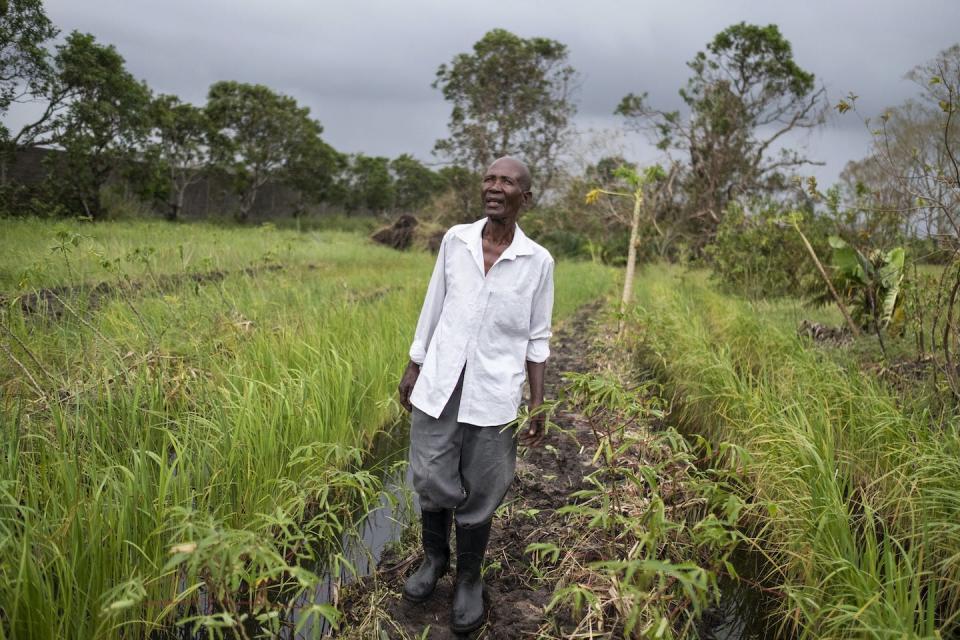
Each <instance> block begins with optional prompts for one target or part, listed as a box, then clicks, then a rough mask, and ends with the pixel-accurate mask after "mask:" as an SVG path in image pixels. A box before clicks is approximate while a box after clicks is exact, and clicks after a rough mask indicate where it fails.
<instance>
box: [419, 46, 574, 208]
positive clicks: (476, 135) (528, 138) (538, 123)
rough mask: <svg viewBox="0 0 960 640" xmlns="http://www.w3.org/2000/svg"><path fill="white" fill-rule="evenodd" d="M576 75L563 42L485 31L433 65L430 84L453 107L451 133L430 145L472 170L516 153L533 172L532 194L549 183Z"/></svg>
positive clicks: (562, 140)
mask: <svg viewBox="0 0 960 640" xmlns="http://www.w3.org/2000/svg"><path fill="white" fill-rule="evenodd" d="M575 79H576V72H575V71H574V69H573V67H571V66H570V65H569V64H567V47H566V45H563V44H561V43H559V42H557V41H555V40H550V39H547V38H529V39H524V38H520V37H518V36H516V35H514V34H512V33H510V32H509V31H505V30H503V29H494V30H492V31H489V32H487V34H486V35H484V36H483V38H481V39H480V40H479V41H477V43H476V44H474V45H473V53H461V54H458V55H456V56H454V58H453V60H452V61H451V62H450V64H442V65H440V67H439V68H438V69H437V76H436V80H434V82H433V87H434V88H439V89H440V90H441V91H442V92H443V97H444V98H445V99H446V100H447V101H449V102H450V103H451V104H452V105H453V109H452V110H451V112H450V121H449V124H448V127H449V130H450V136H449V137H448V138H445V139H442V140H438V141H437V143H436V145H435V146H434V151H435V152H436V153H439V154H441V155H443V156H446V157H447V158H449V159H450V160H452V161H453V162H454V163H456V164H459V165H462V166H464V167H467V168H468V169H470V170H472V171H475V172H477V173H479V172H482V171H484V170H485V169H486V168H487V166H489V165H490V163H491V162H493V161H494V160H495V159H496V158H498V157H500V156H503V155H514V156H517V157H519V158H521V159H523V160H524V162H526V164H527V166H528V167H529V168H530V172H531V173H532V174H533V176H534V179H535V180H536V184H537V193H536V194H535V196H537V195H538V194H541V193H543V192H545V191H547V190H548V189H549V188H550V185H551V182H552V181H553V178H554V177H555V175H556V173H557V167H558V164H559V158H560V153H561V151H562V150H563V148H564V146H565V145H566V143H567V141H568V134H569V131H570V118H571V117H572V116H573V114H574V112H575V108H574V106H573V103H572V102H571V101H570V94H571V91H572V89H573V84H574V81H575Z"/></svg>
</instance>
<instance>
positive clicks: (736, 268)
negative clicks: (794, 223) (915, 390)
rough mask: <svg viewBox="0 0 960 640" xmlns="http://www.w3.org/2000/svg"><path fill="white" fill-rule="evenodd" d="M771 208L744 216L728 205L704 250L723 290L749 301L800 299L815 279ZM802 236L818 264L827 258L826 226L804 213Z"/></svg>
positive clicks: (771, 205)
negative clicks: (775, 298)
mask: <svg viewBox="0 0 960 640" xmlns="http://www.w3.org/2000/svg"><path fill="white" fill-rule="evenodd" d="M782 213H783V212H782V211H781V209H780V207H779V206H778V205H777V204H776V203H767V204H765V205H763V206H761V207H758V208H757V209H756V210H754V211H750V212H747V211H746V210H745V209H744V207H743V206H741V205H740V204H732V205H731V206H729V207H728V208H727V212H726V215H724V217H723V221H722V222H721V223H720V226H719V228H718V229H717V237H716V240H715V241H714V242H713V244H712V245H710V246H708V247H707V252H706V255H707V260H708V262H709V264H710V266H711V268H712V269H713V273H714V276H715V277H716V278H717V280H719V282H720V283H721V285H722V286H724V287H725V288H727V289H729V290H731V291H734V292H736V293H740V294H743V295H746V296H748V297H751V298H762V297H778V296H786V295H800V294H802V293H804V292H805V291H806V290H807V289H808V288H809V286H810V284H811V282H812V281H813V280H814V279H815V278H816V277H817V275H816V272H815V267H814V265H813V261H812V260H811V259H810V254H809V253H807V250H806V248H805V247H804V245H803V241H802V240H801V239H800V236H799V235H798V234H797V232H796V231H795V230H794V229H793V228H791V227H789V226H787V225H783V224H781V223H780V216H781V215H782ZM801 226H802V227H803V230H804V233H805V234H806V235H807V238H808V239H809V240H810V243H811V245H813V248H814V250H815V251H816V252H817V255H818V256H820V258H821V259H825V258H826V257H827V256H828V255H829V245H828V244H827V236H828V233H829V223H828V222H827V221H826V220H824V219H822V218H818V217H816V216H812V215H810V214H809V213H804V218H803V222H802V223H801Z"/></svg>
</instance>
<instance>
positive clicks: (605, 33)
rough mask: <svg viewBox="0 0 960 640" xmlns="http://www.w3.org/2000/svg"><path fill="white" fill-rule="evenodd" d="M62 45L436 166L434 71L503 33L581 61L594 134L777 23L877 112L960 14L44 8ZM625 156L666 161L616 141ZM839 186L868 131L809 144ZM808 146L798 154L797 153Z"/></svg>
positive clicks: (165, 0)
mask: <svg viewBox="0 0 960 640" xmlns="http://www.w3.org/2000/svg"><path fill="white" fill-rule="evenodd" d="M45 5H46V7H47V13H48V15H49V16H50V18H51V19H52V20H53V21H54V22H55V23H56V24H57V26H58V27H59V28H60V29H61V30H62V31H63V32H64V34H66V33H68V32H69V31H71V30H74V29H78V30H80V31H87V32H90V33H92V34H94V35H95V36H96V37H97V39H98V40H99V41H101V42H104V43H109V44H113V45H115V46H116V47H117V49H118V50H119V51H120V53H121V54H122V55H123V56H124V57H125V58H126V60H127V65H128V68H129V69H130V71H131V72H132V73H133V74H134V75H136V76H137V77H139V78H142V79H144V80H146V81H147V83H148V84H149V85H150V86H151V87H152V88H153V89H154V91H157V92H164V93H174V94H177V95H179V96H180V97H181V98H183V99H185V100H189V101H192V102H195V103H197V104H202V103H203V102H204V100H205V96H206V91H207V87H209V85H210V84H211V83H213V82H215V81H217V80H239V81H243V82H257V83H262V84H266V85H268V86H270V87H271V88H273V89H274V90H276V91H279V92H282V93H286V94H289V95H292V96H294V97H296V98H297V99H298V100H299V101H300V102H301V103H302V104H305V105H307V106H309V107H310V109H311V111H312V113H313V115H314V117H315V118H317V119H318V120H319V121H320V122H321V123H322V124H323V126H324V138H325V139H326V140H327V141H328V142H329V143H331V144H332V145H333V146H335V147H336V148H337V149H339V150H341V151H346V152H361V151H362V152H364V153H367V154H376V155H387V156H391V157H392V156H396V155H398V154H400V153H404V152H407V153H412V154H414V155H415V156H417V157H418V158H420V159H421V160H424V161H427V162H435V161H437V159H436V158H434V157H433V156H432V155H431V153H430V150H431V148H432V147H433V143H434V141H435V140H436V139H437V138H438V137H442V136H444V135H445V132H446V123H447V118H448V115H449V106H448V105H447V104H446V103H445V102H444V100H443V98H442V97H441V95H440V92H439V91H438V90H436V89H433V88H431V86H430V83H431V82H432V80H433V78H434V74H435V73H436V69H437V66H438V65H440V64H441V63H443V62H448V61H449V60H450V59H451V58H452V57H453V56H454V55H455V54H457V53H460V52H464V51H468V50H470V49H471V47H472V45H473V43H474V42H476V41H477V40H478V39H480V38H481V37H482V36H483V34H484V33H485V32H487V31H488V30H490V29H493V28H496V27H501V28H505V29H508V30H510V31H513V32H514V33H516V34H518V35H520V36H523V37H531V36H544V37H548V38H553V39H556V40H559V41H560V42H563V43H564V44H566V45H567V46H568V47H569V52H570V62H571V64H572V65H573V66H574V67H575V68H576V69H577V70H578V71H579V72H580V74H581V87H580V90H579V93H578V95H577V96H576V99H577V105H578V115H577V118H576V124H577V126H578V128H581V129H609V130H613V131H616V130H618V129H619V128H620V126H621V124H622V123H621V122H620V119H619V118H616V117H614V116H613V115H612V112H613V109H614V108H615V106H616V105H617V103H618V102H619V100H620V98H621V97H622V96H623V95H624V94H626V93H628V92H636V93H639V92H642V91H647V92H649V94H650V100H651V102H652V103H653V104H654V105H655V106H657V107H661V108H675V107H677V106H679V98H678V96H677V90H678V89H679V88H680V87H681V86H682V85H683V84H684V83H685V81H686V79H687V78H688V77H689V73H688V69H687V68H686V66H685V63H686V61H688V60H689V59H691V58H692V57H693V55H694V54H695V53H696V52H697V51H698V50H700V49H703V48H704V45H705V44H706V43H707V42H708V41H709V40H710V39H711V37H712V36H713V35H715V34H716V33H717V32H718V31H720V30H722V29H723V28H725V27H727V26H729V25H731V24H734V23H736V22H740V21H742V20H745V21H747V22H752V23H756V24H768V23H776V24H777V25H779V26H780V29H781V31H782V33H783V34H784V35H785V36H786V38H787V39H788V40H789V41H790V42H791V43H792V44H793V50H794V56H795V59H796V61H797V63H798V64H800V66H801V67H803V68H804V69H806V70H808V71H811V72H813V73H814V74H816V76H817V79H818V80H819V81H821V82H822V83H823V84H824V85H825V86H826V88H827V91H828V94H829V98H830V101H831V103H836V101H837V100H838V99H839V98H841V97H843V96H845V95H846V94H847V93H848V92H851V91H853V92H855V93H857V94H858V95H859V96H861V97H860V100H859V102H858V106H859V107H860V108H861V109H862V111H863V112H864V113H865V114H868V115H869V114H876V113H877V112H879V111H880V110H882V109H883V108H884V107H886V106H891V105H894V104H897V103H899V102H901V101H903V100H904V99H905V98H907V97H909V96H911V95H913V94H914V93H915V88H914V85H913V84H912V83H910V82H909V81H907V80H904V79H903V75H904V73H906V72H907V71H908V70H909V69H910V68H912V67H913V66H915V65H916V64H919V63H922V62H924V61H926V60H929V59H930V58H931V57H933V56H934V55H935V54H936V53H937V52H938V51H940V50H942V49H945V48H946V47H948V46H950V45H951V44H953V43H954V42H956V41H957V40H960V29H958V26H960V0H913V1H912V2H905V1H903V0H899V1H897V0H871V1H870V2H866V1H853V0H807V1H806V2H798V1H796V0H791V1H781V0H766V1H761V0H660V1H656V2H654V1H647V0H634V1H627V0H593V1H591V2H584V1H580V2H571V1H567V0H550V1H548V0H513V1H501V0H486V1H485V2H471V3H467V2H461V1H457V0H444V1H441V0H406V1H404V2H399V1H388V0H350V1H347V2H324V1H321V0H271V1H269V2H268V1H266V0H258V1H255V0H83V1H79V0H47V1H46V2H45ZM617 139H618V140H619V143H620V144H622V145H623V146H624V148H625V150H626V152H627V155H628V157H632V158H633V159H636V160H640V161H643V160H648V159H651V158H652V157H653V151H652V150H651V149H650V147H649V145H647V144H645V143H644V142H643V141H642V140H641V139H639V138H638V137H636V136H633V137H618V138H617ZM804 141H805V142H806V145H807V151H808V154H809V155H810V156H811V157H815V158H818V159H820V160H823V161H826V162H827V165H826V167H823V168H819V169H815V170H811V172H813V173H816V174H817V175H818V177H819V178H820V179H821V182H826V183H829V182H831V181H833V180H834V179H835V178H836V175H837V173H838V172H839V171H840V170H841V169H842V168H843V165H844V163H845V162H846V161H847V160H849V159H851V158H858V157H861V156H862V155H864V153H865V152H866V151H867V148H868V143H869V135H868V133H867V132H866V130H865V129H864V126H863V123H862V122H860V121H859V120H858V119H857V118H856V117H853V116H850V115H847V116H845V117H843V118H837V117H834V118H832V120H831V122H830V123H828V125H827V126H826V127H825V128H824V129H823V130H822V131H820V132H819V133H815V134H812V135H811V136H809V137H807V138H806V139H805V140H804ZM794 142H795V143H796V142H798V141H796V140H795V141H794Z"/></svg>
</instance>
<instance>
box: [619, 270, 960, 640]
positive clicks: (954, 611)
mask: <svg viewBox="0 0 960 640" xmlns="http://www.w3.org/2000/svg"><path fill="white" fill-rule="evenodd" d="M637 293H638V306H637V310H636V314H635V315H634V317H633V322H634V323H635V328H636V331H637V333H638V337H639V339H640V343H641V345H642V346H641V353H642V357H643V358H644V360H645V361H646V362H647V363H650V364H653V365H654V368H655V369H656V371H657V373H658V374H659V375H660V376H661V377H662V378H663V380H664V381H666V382H667V383H668V385H669V386H670V388H671V389H672V390H673V391H674V393H676V394H677V395H678V397H680V398H681V402H680V403H679V419H680V422H681V423H682V424H683V425H685V427H686V428H687V429H689V430H694V431H698V432H700V433H703V434H704V435H707V436H708V437H709V438H711V439H713V440H715V441H719V440H729V441H731V442H734V443H736V444H738V445H741V446H742V447H744V448H745V449H746V450H747V451H748V452H749V453H750V454H751V456H752V459H751V460H750V461H749V462H748V463H747V464H746V469H745V471H746V473H747V474H748V475H749V476H750V478H751V479H752V483H753V486H754V495H753V500H754V502H755V508H754V509H753V512H752V513H753V515H754V517H755V518H756V524H757V529H756V543H757V545H758V546H759V548H760V549H762V551H763V552H764V553H766V554H767V555H768V556H769V557H770V558H771V560H772V562H773V566H774V567H775V568H776V571H777V572H778V573H779V575H778V576H777V577H776V578H777V580H779V581H781V582H782V583H783V587H784V593H785V598H784V600H783V607H784V613H785V617H784V620H785V624H786V625H788V626H790V625H793V626H796V627H797V628H798V630H799V632H800V634H801V636H803V637H810V638H820V637H832V638H837V637H844V638H846V637H849V638H854V637H856V638H862V637H869V638H909V637H946V636H948V635H949V634H951V633H956V632H957V630H958V629H960V455H958V454H960V433H958V429H957V425H955V424H951V425H948V426H947V427H946V428H944V429H942V430H941V429H937V428H933V424H934V421H932V420H931V419H930V417H929V416H928V415H925V414H924V413H922V412H919V411H917V412H911V411H910V410H908V409H904V408H902V407H901V406H899V405H898V403H897V401H896V399H895V398H894V397H893V395H892V394H891V393H890V392H889V391H888V390H887V389H886V388H884V387H883V386H882V384H880V383H879V382H878V381H876V380H875V379H874V378H873V377H872V376H871V375H867V374H865V373H863V372H861V371H860V370H859V369H858V368H857V367H856V366H855V364H854V363H852V362H851V363H849V364H847V365H846V366H845V365H844V364H842V363H840V364H838V360H837V359H836V358H831V357H825V356H824V355H823V354H822V353H820V352H818V350H816V349H814V348H812V347H811V346H810V345H808V344H806V343H804V342H803V341H802V340H800V339H799V338H797V337H796V334H795V327H796V322H795V319H796V317H797V315H798V314H799V313H801V312H800V311H799V310H798V308H797V307H796V306H795V305H793V304H791V303H789V302H780V303H776V304H764V303H749V302H746V301H742V300H737V299H734V298H731V297H727V296H723V295H721V294H719V293H717V292H716V291H715V290H713V289H712V288H710V287H709V286H708V285H707V284H706V283H705V279H704V278H703V277H702V274H695V273H694V274H691V273H684V272H681V271H679V270H675V269H668V268H650V269H648V270H647V271H646V272H645V273H644V274H643V277H642V278H640V283H639V285H638V291H637Z"/></svg>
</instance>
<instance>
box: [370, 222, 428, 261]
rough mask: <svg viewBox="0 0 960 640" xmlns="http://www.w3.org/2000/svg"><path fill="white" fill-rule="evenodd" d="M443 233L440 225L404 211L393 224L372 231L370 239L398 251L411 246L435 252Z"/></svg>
mask: <svg viewBox="0 0 960 640" xmlns="http://www.w3.org/2000/svg"><path fill="white" fill-rule="evenodd" d="M444 233H445V230H444V229H443V228H442V227H440V226H438V225H436V224H433V223H431V222H421V221H420V220H417V218H416V217H414V216H412V215H410V214H408V213H405V214H403V215H401V216H400V217H399V218H397V219H396V220H394V221H393V224H390V225H388V226H385V227H381V228H380V229H377V230H376V231H374V232H373V233H372V234H371V235H370V239H371V240H373V241H374V242H376V243H379V244H383V245H386V246H388V247H391V248H393V249H397V250H400V251H403V250H405V249H409V248H411V247H413V248H416V249H425V250H427V251H431V252H433V253H436V252H437V251H439V250H440V242H441V241H442V240H443V234H444Z"/></svg>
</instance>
